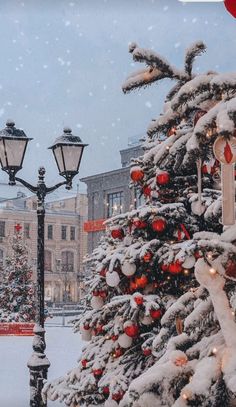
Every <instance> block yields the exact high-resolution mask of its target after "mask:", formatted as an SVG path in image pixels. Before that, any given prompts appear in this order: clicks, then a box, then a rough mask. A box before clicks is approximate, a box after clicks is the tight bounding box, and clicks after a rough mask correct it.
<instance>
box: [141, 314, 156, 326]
mask: <svg viewBox="0 0 236 407" xmlns="http://www.w3.org/2000/svg"><path fill="white" fill-rule="evenodd" d="M140 322H141V324H142V325H146V326H148V325H152V324H153V319H152V318H151V317H150V316H149V315H144V316H143V318H141V319H140Z"/></svg>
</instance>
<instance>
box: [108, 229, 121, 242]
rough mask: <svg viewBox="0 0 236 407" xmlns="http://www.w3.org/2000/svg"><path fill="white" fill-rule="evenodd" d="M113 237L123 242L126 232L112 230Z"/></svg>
mask: <svg viewBox="0 0 236 407" xmlns="http://www.w3.org/2000/svg"><path fill="white" fill-rule="evenodd" d="M111 236H112V237H113V239H120V240H121V239H123V237H124V231H123V229H112V231H111Z"/></svg>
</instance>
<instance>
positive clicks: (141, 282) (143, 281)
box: [135, 274, 148, 288]
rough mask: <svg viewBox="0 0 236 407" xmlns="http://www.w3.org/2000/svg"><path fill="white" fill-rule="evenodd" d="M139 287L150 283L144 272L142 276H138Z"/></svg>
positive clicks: (137, 283) (136, 281) (137, 284)
mask: <svg viewBox="0 0 236 407" xmlns="http://www.w3.org/2000/svg"><path fill="white" fill-rule="evenodd" d="M135 283H136V286H137V288H145V287H146V285H147V283H148V278H147V277H146V276H145V275H144V274H142V275H141V277H137V278H136V280H135Z"/></svg>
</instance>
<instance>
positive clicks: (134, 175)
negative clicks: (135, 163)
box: [130, 167, 144, 182]
mask: <svg viewBox="0 0 236 407" xmlns="http://www.w3.org/2000/svg"><path fill="white" fill-rule="evenodd" d="M130 177H131V179H132V181H134V182H140V181H142V179H143V177H144V172H143V171H142V170H141V168H140V169H138V168H137V167H135V169H133V170H132V169H131V171H130Z"/></svg>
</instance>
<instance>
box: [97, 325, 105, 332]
mask: <svg viewBox="0 0 236 407" xmlns="http://www.w3.org/2000/svg"><path fill="white" fill-rule="evenodd" d="M96 330H97V333H98V334H100V333H102V332H103V325H101V324H98V325H97V326H96Z"/></svg>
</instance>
